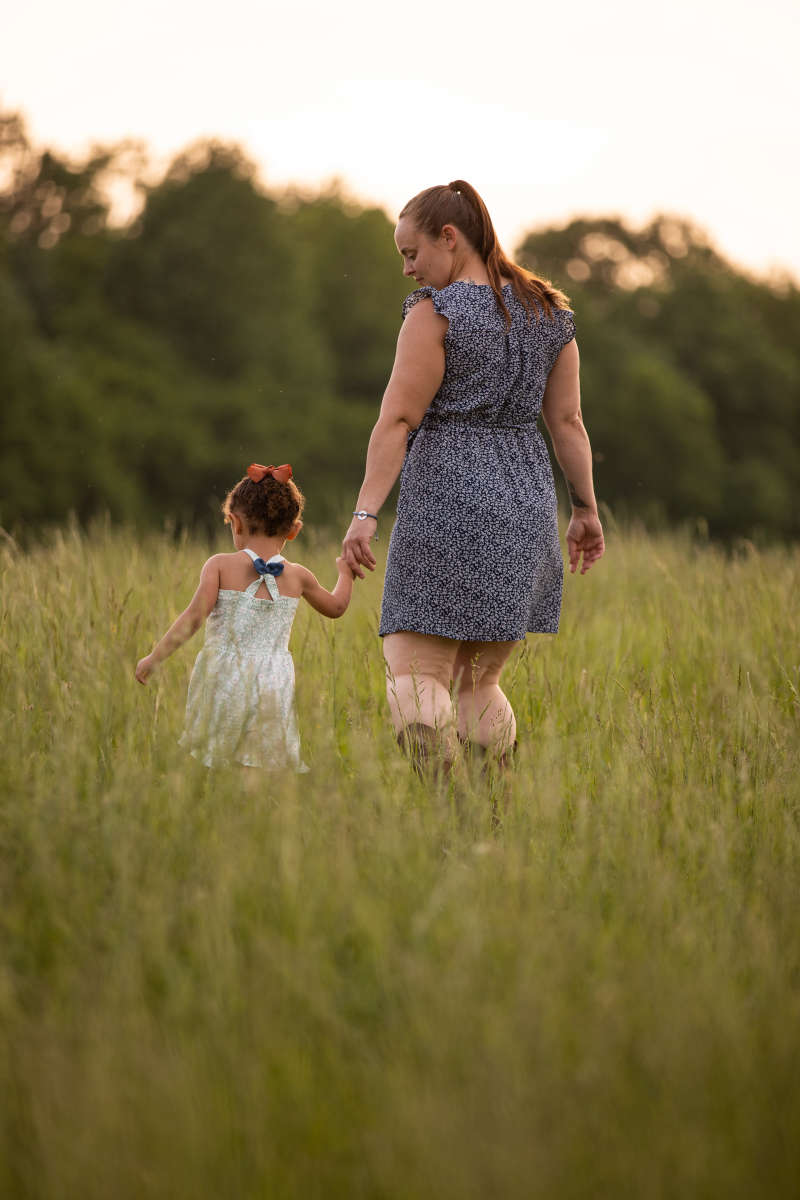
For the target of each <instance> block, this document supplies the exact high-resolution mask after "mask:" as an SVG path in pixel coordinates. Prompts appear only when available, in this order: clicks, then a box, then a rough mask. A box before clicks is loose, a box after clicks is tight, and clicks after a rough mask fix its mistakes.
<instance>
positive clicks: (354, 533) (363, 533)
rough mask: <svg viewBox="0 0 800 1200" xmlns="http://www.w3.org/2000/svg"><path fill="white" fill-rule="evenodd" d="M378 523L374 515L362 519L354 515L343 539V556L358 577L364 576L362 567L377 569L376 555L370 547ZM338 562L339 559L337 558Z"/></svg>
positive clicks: (370, 569) (369, 569) (371, 569)
mask: <svg viewBox="0 0 800 1200" xmlns="http://www.w3.org/2000/svg"><path fill="white" fill-rule="evenodd" d="M377 527H378V523H377V521H376V520H375V518H374V517H365V518H364V520H363V521H360V520H359V519H358V517H353V519H352V521H351V522H350V528H349V529H348V531H347V533H346V534H345V535H344V540H343V541H342V557H343V559H344V561H345V562H346V563H347V565H348V567H349V568H350V570H351V571H352V572H353V575H354V576H356V577H357V578H358V579H363V578H364V572H363V571H362V569H361V568H362V567H366V568H367V570H368V571H374V570H375V555H374V554H373V553H372V551H371V550H370V548H369V543H370V540H371V538H373V537H374V536H375V530H376V529H377ZM336 561H337V563H338V561H339V560H338V559H337V560H336Z"/></svg>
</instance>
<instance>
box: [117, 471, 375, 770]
mask: <svg viewBox="0 0 800 1200" xmlns="http://www.w3.org/2000/svg"><path fill="white" fill-rule="evenodd" d="M304 502H305V501H304V498H303V495H302V493H301V492H300V491H299V490H298V488H297V487H296V485H295V484H294V482H293V481H292V468H291V467H290V466H289V465H288V463H287V464H286V465H285V466H282V467H271V466H270V467H264V466H262V465H261V464H260V463H252V464H251V465H250V466H249V467H248V468H247V475H246V476H245V477H244V478H243V479H240V480H239V482H238V483H237V484H236V486H235V487H234V488H233V489H232V490H231V491H230V492H229V493H228V495H227V497H226V499H225V503H224V504H223V506H222V511H223V513H224V514H225V522H226V524H230V527H231V533H232V534H233V544H234V546H235V547H236V553H235V554H215V555H213V557H212V558H209V560H208V562H207V563H206V564H205V566H204V567H203V569H202V571H201V572H200V582H199V585H198V588H197V591H196V592H195V594H194V596H193V598H192V601H191V603H190V604H189V607H188V608H187V609H186V611H185V612H183V613H181V615H180V616H179V617H178V618H177V620H176V621H175V622H174V623H173V624H172V625H171V626H170V628H169V629H168V630H167V632H166V633H165V634H164V636H163V637H162V638H161V640H160V642H158V644H157V645H156V646H155V648H154V649H153V650H152V651H151V653H150V654H148V655H147V656H146V657H145V658H143V659H141V660H140V661H139V662H138V663H137V665H136V678H137V679H138V680H139V683H147V680H148V679H149V678H150V676H151V675H152V673H153V671H154V670H155V668H156V667H157V666H158V665H159V663H161V662H163V660H164V659H165V658H167V657H168V656H169V655H170V654H172V652H173V651H174V650H177V649H178V647H179V646H182V645H183V643H184V642H185V641H187V640H188V639H189V638H190V637H191V636H192V634H194V633H196V632H197V630H198V629H199V628H200V626H201V625H202V624H203V622H204V621H205V620H206V617H207V618H208V625H207V627H206V640H205V645H204V646H203V649H202V650H201V651H200V653H199V654H198V656H197V660H196V662H195V664H194V669H193V671H192V677H191V680H190V682H189V695H188V698H187V701H186V722H185V728H184V731H183V735H182V737H181V739H180V740H181V745H182V746H185V747H186V748H187V749H188V750H189V751H190V752H191V754H193V755H194V757H195V758H200V759H201V760H202V761H203V762H204V763H205V765H206V766H207V767H211V766H219V765H223V764H226V763H242V764H243V765H244V766H247V767H286V766H289V767H292V768H294V769H295V770H297V771H304V770H307V768H306V767H305V766H304V765H303V764H302V762H301V760H300V739H299V737H298V733H297V723H296V719H295V710H294V663H293V662H292V656H291V654H290V653H289V634H290V632H291V628H292V621H293V620H294V615H295V612H296V610H297V603H298V601H299V600H300V598H301V597H302V598H303V599H304V600H307V601H308V603H309V604H310V605H311V607H312V608H315V609H316V610H317V612H320V613H322V614H323V616H325V617H340V616H341V615H342V613H343V612H344V611H345V610H346V608H347V606H348V604H349V603H350V596H351V593H352V590H353V578H354V577H353V573H352V571H351V570H350V568H349V567H348V566H347V564H346V563H345V561H344V559H343V558H337V559H336V565H337V567H338V570H339V578H338V580H337V583H336V586H335V588H334V589H333V591H332V592H328V591H326V590H325V588H324V587H322V586H321V585H320V584H319V583H318V582H317V580H316V579H315V578H314V576H313V575H312V573H311V572H310V571H309V570H308V569H307V568H306V567H301V566H300V564H299V563H290V562H287V561H286V559H285V558H283V556H282V555H281V553H280V551H281V550H282V549H283V547H284V545H285V544H286V542H287V541H290V542H291V541H294V539H295V538H296V537H297V535H298V533H299V532H300V530H301V528H302V526H303V522H302V520H301V519H300V518H301V514H302V511H303V504H304Z"/></svg>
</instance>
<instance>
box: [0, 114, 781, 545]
mask: <svg viewBox="0 0 800 1200" xmlns="http://www.w3.org/2000/svg"><path fill="white" fill-rule="evenodd" d="M144 161H145V159H144V152H143V151H142V149H141V147H137V146H136V145H132V144H124V145H120V146H113V147H97V148H95V150H94V151H93V152H92V153H91V154H90V155H89V157H88V158H87V160H86V161H85V162H83V163H74V162H68V161H66V160H65V159H63V158H62V157H60V156H58V155H56V154H53V153H51V152H50V151H47V150H37V149H35V148H34V147H33V146H32V145H31V144H30V141H29V139H28V137H27V134H26V131H25V127H24V123H23V122H22V121H21V119H20V118H19V117H15V116H6V117H0V349H1V350H2V357H0V392H1V393H2V439H1V440H0V480H2V484H1V485H0V523H2V524H3V525H4V526H5V527H7V528H9V527H10V528H14V529H20V528H22V527H25V526H29V527H36V526H39V525H43V524H48V523H51V522H58V521H60V520H62V519H64V518H65V517H66V516H67V515H68V514H70V513H75V514H76V515H77V516H78V518H79V519H81V520H86V519H88V518H90V517H91V516H92V515H93V514H95V513H97V512H104V511H107V512H109V513H110V514H111V515H112V517H113V518H115V519H119V520H124V521H130V522H134V523H140V524H152V523H160V522H163V521H164V520H165V519H169V520H171V521H179V522H186V523H198V522H200V523H201V524H210V523H211V522H212V521H216V520H217V519H218V502H219V499H220V498H221V496H222V495H223V494H224V491H225V490H226V488H227V487H228V486H229V485H230V483H231V482H232V481H233V480H235V479H236V478H237V477H238V475H239V474H240V473H241V471H242V470H243V468H244V466H245V465H246V464H247V463H248V462H249V461H251V460H252V459H259V460H262V461H269V460H272V461H284V460H286V459H289V460H290V461H292V462H293V463H294V464H295V467H296V473H297V477H298V480H299V482H300V484H301V486H302V487H303V488H304V490H305V491H306V492H307V495H308V499H309V508H308V513H309V519H310V520H311V521H314V520H317V521H319V520H326V519H328V518H329V517H331V516H332V515H333V514H334V513H335V512H336V511H337V510H338V508H339V506H340V504H341V503H342V502H344V503H347V502H348V501H349V500H351V499H352V497H353V496H354V495H355V493H356V490H357V488H358V484H359V480H360V475H361V471H362V468H363V457H364V450H365V447H366V442H367V438H368V435H369V430H370V428H371V425H372V423H373V420H374V417H375V414H376V412H377V406H378V404H379V401H380V397H381V394H382V391H383V388H384V386H385V383H386V379H387V378H388V373H389V369H390V367H391V362H392V356H393V351H394V343H395V339H396V336H397V330H398V326H399V309H400V302H401V300H402V298H403V296H404V295H405V293H406V291H407V285H406V282H405V281H404V279H403V278H402V274H401V270H400V260H399V258H398V256H397V253H396V251H395V248H394V245H393V240H392V225H391V222H390V221H389V218H388V217H387V215H386V214H385V213H383V212H382V211H380V210H378V209H374V208H364V207H362V206H359V205H357V204H355V203H353V202H352V201H350V200H348V199H347V198H346V197H345V196H344V195H343V194H342V192H341V191H340V190H339V189H338V188H337V187H335V186H334V187H332V188H329V189H328V190H327V191H325V192H323V193H322V194H320V195H316V196H303V195H302V194H298V193H291V194H284V195H279V194H277V193H269V192H267V191H265V190H264V188H263V186H261V185H260V184H259V182H258V180H257V177H256V172H255V168H254V167H253V165H252V163H250V162H249V161H248V160H247V159H246V157H245V156H244V155H243V153H242V152H241V151H240V150H239V149H238V148H237V147H235V146H229V145H223V144H220V143H217V142H206V143H199V144H197V145H195V146H192V147H189V148H188V149H187V150H186V151H185V152H184V153H182V154H181V155H179V156H178V157H177V158H176V159H175V161H174V162H173V163H172V164H171V166H170V167H169V169H168V170H167V172H166V173H165V175H164V177H163V178H162V179H161V180H159V181H158V182H157V183H155V184H153V183H150V184H145V183H144V182H143V181H142V179H141V173H142V167H143V165H144ZM115 172H116V173H117V174H120V173H121V174H124V175H127V176H128V177H129V178H131V179H133V181H134V184H135V185H136V186H138V187H139V189H140V191H141V193H142V207H141V212H140V213H139V214H138V216H137V217H136V218H135V219H134V220H132V221H130V222H129V223H128V224H127V225H125V226H123V227H121V228H120V227H118V226H117V225H115V224H114V223H113V222H112V220H111V214H110V208H109V200H108V187H107V183H108V180H109V178H110V177H111V176H112V175H113V174H114V173H115ZM519 256H520V257H521V260H522V261H524V262H525V263H526V265H528V266H530V267H531V268H532V269H533V270H535V271H536V272H537V273H538V274H542V275H545V276H547V277H549V278H552V279H553V280H554V281H555V282H557V283H558V284H559V286H561V287H564V288H566V290H567V291H568V292H569V293H570V295H571V296H572V304H573V307H574V309H575V312H576V320H577V327H578V342H579V346H580V350H581V360H582V383H583V395H584V408H585V414H586V422H587V425H588V427H589V430H590V434H591V437H592V443H593V448H594V451H595V455H596V460H597V463H596V472H597V485H598V494H599V495H600V497H601V498H602V499H604V500H605V501H607V502H608V503H609V504H610V505H611V506H612V508H616V509H626V510H628V511H635V512H637V513H640V514H643V515H655V514H658V515H659V516H661V517H663V518H667V519H670V520H686V519H697V518H703V519H705V520H706V521H707V522H708V523H709V526H710V527H711V529H712V530H713V531H715V532H717V533H719V534H722V535H726V536H728V535H749V534H752V533H753V532H754V531H756V530H761V531H764V532H766V533H770V534H774V535H781V536H797V534H798V532H800V529H799V527H798V520H799V518H798V516H797V509H796V506H793V505H792V503H791V500H792V497H793V495H794V494H796V491H797V485H798V483H800V478H798V475H799V474H800V455H799V454H798V450H799V449H800V426H799V418H798V412H800V405H798V400H800V360H799V359H798V352H797V348H796V331H797V329H798V327H800V320H799V318H800V293H798V290H797V288H796V287H795V286H794V285H792V284H790V283H785V282H784V284H783V285H782V286H777V285H772V284H767V283H765V282H763V281H757V280H754V279H751V278H749V277H747V276H746V275H743V274H742V273H741V272H738V271H736V270H735V269H734V268H733V267H731V266H730V264H728V263H726V262H725V261H724V260H723V259H722V258H721V257H720V256H719V255H718V254H717V253H716V252H715V251H714V249H713V248H712V247H711V246H710V245H709V244H708V242H707V241H706V239H705V237H704V235H703V234H702V232H701V231H699V230H697V229H695V228H694V227H693V226H692V225H691V224H690V223H688V222H686V221H683V220H680V219H678V218H675V217H671V216H667V215H664V216H661V217H658V218H656V219H655V220H654V221H652V222H651V223H650V224H649V225H648V226H647V227H645V228H644V229H641V230H634V229H630V228H628V227H627V226H626V225H625V224H624V223H623V222H621V221H619V220H614V219H592V220H590V219H581V220H575V221H573V222H571V223H570V224H569V225H568V226H567V227H566V228H563V229H545V230H540V231H537V232H534V233H531V234H530V235H529V236H528V237H527V238H526V239H525V241H524V243H523V245H522V247H520V251H519Z"/></svg>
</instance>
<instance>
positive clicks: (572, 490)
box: [567, 479, 589, 508]
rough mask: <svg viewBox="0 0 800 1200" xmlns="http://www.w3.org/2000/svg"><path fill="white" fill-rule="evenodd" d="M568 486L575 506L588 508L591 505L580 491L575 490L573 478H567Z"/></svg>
mask: <svg viewBox="0 0 800 1200" xmlns="http://www.w3.org/2000/svg"><path fill="white" fill-rule="evenodd" d="M567 488H568V489H569V498H570V500H571V501H572V504H573V507H574V508H588V507H589V505H588V504H587V503H586V501H585V500H581V498H580V496H579V495H578V493H577V492H576V491H575V485H574V483H573V482H572V480H571V479H568V480H567Z"/></svg>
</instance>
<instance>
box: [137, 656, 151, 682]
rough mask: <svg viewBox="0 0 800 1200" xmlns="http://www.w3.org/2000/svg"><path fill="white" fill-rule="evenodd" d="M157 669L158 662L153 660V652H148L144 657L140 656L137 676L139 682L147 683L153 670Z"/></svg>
mask: <svg viewBox="0 0 800 1200" xmlns="http://www.w3.org/2000/svg"><path fill="white" fill-rule="evenodd" d="M155 669H156V664H155V663H154V662H153V656H152V654H146V655H145V657H144V658H140V659H139V661H138V663H137V664H136V672H135V674H136V678H137V679H138V680H139V683H147V681H148V679H149V678H150V676H151V675H152V674H153V671H155Z"/></svg>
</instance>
